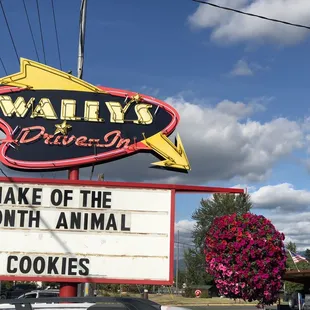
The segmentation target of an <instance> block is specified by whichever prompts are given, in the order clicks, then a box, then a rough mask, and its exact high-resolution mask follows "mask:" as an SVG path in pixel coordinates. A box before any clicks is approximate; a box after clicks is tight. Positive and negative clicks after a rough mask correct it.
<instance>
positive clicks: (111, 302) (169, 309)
mask: <svg viewBox="0 0 310 310" xmlns="http://www.w3.org/2000/svg"><path fill="white" fill-rule="evenodd" d="M40 292H44V291H40ZM25 295H26V294H25ZM65 299H66V301H65ZM8 301H9V303H8ZM21 308H22V309H24V310H132V309H134V310H190V309H188V308H182V307H174V306H161V305H159V304H157V303H155V302H153V301H150V300H145V299H139V298H122V297H119V298H113V297H112V298H109V297H106V298H104V297H94V298H87V297H86V298H77V299H76V301H74V298H44V299H43V300H42V302H37V301H35V300H34V299H32V300H29V303H27V301H26V300H25V299H24V298H22V299H15V300H7V303H5V301H0V310H19V309H21Z"/></svg>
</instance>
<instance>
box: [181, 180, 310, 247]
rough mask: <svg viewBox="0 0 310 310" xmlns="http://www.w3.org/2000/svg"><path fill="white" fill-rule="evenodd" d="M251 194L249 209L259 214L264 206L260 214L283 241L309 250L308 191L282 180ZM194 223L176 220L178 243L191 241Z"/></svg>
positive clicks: (309, 192) (309, 202)
mask: <svg viewBox="0 0 310 310" xmlns="http://www.w3.org/2000/svg"><path fill="white" fill-rule="evenodd" d="M234 187H241V188H244V187H246V185H242V184H238V185H236V186H234ZM250 194H251V200H252V202H253V205H254V209H253V210H252V212H254V213H256V214H261V213H262V212H261V211H262V210H261V209H265V210H264V212H263V215H264V216H265V217H266V218H268V219H270V220H271V222H272V223H273V225H274V226H275V227H276V229H277V230H279V231H281V232H283V233H284V235H285V243H287V242H289V241H292V242H294V243H296V246H297V249H298V251H303V250H305V249H307V248H309V249H310V239H309V235H310V225H309V223H310V209H309V206H310V191H308V190H304V189H295V188H294V186H293V185H292V184H288V183H282V184H277V185H266V186H263V187H261V188H259V189H258V190H257V191H254V192H252V193H250ZM194 226H195V221H193V220H181V221H179V222H178V223H176V225H175V229H176V231H177V230H179V232H180V240H181V241H180V242H182V243H184V244H191V243H190V240H191V239H190V236H191V234H190V231H191V230H193V228H194Z"/></svg>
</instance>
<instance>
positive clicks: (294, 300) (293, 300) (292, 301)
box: [287, 290, 305, 309]
mask: <svg viewBox="0 0 310 310" xmlns="http://www.w3.org/2000/svg"><path fill="white" fill-rule="evenodd" d="M298 293H300V294H301V305H302V306H303V305H304V303H305V291H303V290H300V291H296V292H294V293H292V294H290V295H289V296H288V297H287V298H288V305H289V307H290V308H291V309H298Z"/></svg>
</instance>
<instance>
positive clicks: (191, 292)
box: [182, 287, 195, 298]
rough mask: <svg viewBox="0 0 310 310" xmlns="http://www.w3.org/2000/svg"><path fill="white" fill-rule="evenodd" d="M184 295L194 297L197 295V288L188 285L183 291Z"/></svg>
mask: <svg viewBox="0 0 310 310" xmlns="http://www.w3.org/2000/svg"><path fill="white" fill-rule="evenodd" d="M182 296H183V297H187V298H194V297H195V289H194V288H191V287H187V288H186V289H185V290H184V293H182Z"/></svg>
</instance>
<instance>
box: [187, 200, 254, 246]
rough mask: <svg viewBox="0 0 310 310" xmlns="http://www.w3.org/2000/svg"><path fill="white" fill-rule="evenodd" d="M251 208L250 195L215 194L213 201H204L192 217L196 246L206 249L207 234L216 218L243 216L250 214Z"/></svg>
mask: <svg viewBox="0 0 310 310" xmlns="http://www.w3.org/2000/svg"><path fill="white" fill-rule="evenodd" d="M251 208H252V203H251V201H250V196H249V195H248V194H240V195H234V194H214V195H213V197H212V198H211V199H206V200H204V199H202V200H201V202H200V207H199V208H198V209H197V210H195V211H194V213H193V215H192V219H193V220H195V221H196V227H195V229H194V232H193V237H194V243H195V245H196V246H197V247H200V248H203V247H204V240H205V237H206V234H207V232H208V230H209V228H210V226H211V224H212V222H213V220H214V219H215V218H216V217H219V216H223V215H229V214H234V213H236V214H237V215H241V214H244V213H247V212H249V211H250V210H251Z"/></svg>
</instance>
